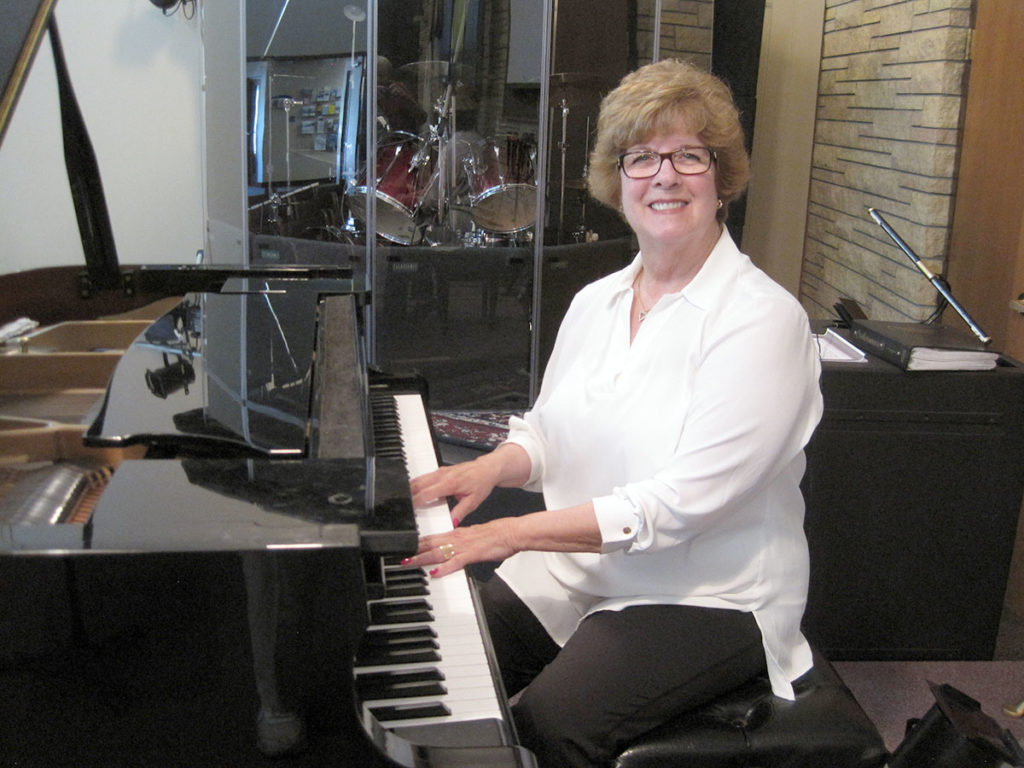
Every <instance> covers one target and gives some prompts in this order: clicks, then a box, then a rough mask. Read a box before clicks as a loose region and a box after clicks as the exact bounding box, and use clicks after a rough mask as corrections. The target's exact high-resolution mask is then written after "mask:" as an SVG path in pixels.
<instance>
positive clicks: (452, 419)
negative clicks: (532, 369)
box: [430, 411, 522, 451]
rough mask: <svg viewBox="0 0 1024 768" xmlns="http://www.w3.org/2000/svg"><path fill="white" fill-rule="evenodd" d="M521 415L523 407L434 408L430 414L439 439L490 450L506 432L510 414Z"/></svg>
mask: <svg viewBox="0 0 1024 768" xmlns="http://www.w3.org/2000/svg"><path fill="white" fill-rule="evenodd" d="M521 415H522V411H435V412H434V413H432V414H431V417H430V418H431V422H432V423H433V426H434V433H435V434H436V435H437V439H438V440H440V441H442V442H446V443H452V444H453V445H462V446H466V447H467V448H476V449H477V450H482V451H491V450H494V449H495V448H497V447H498V446H499V445H500V444H501V443H502V441H504V440H505V437H506V436H507V435H508V420H509V418H510V417H511V416H521Z"/></svg>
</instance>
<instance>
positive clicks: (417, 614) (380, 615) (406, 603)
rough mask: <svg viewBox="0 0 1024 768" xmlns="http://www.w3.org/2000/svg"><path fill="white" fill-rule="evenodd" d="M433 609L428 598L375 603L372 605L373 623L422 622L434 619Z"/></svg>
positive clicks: (371, 621) (371, 618)
mask: <svg viewBox="0 0 1024 768" xmlns="http://www.w3.org/2000/svg"><path fill="white" fill-rule="evenodd" d="M432 610H433V608H432V606H431V605H430V603H428V602H427V601H426V600H396V601H395V602H393V603H373V604H372V605H371V606H370V623H371V624H420V623H426V622H431V621H433V620H434V615H433V614H432V613H431V611H432Z"/></svg>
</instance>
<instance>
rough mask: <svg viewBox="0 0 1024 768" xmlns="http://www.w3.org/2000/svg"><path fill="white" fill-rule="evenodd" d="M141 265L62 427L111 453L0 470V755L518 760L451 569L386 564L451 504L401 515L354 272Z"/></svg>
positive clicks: (380, 376) (402, 394)
mask: <svg viewBox="0 0 1024 768" xmlns="http://www.w3.org/2000/svg"><path fill="white" fill-rule="evenodd" d="M50 5H52V4H51V3H42V4H41V6H40V8H39V11H38V12H37V13H36V14H34V15H33V14H32V13H26V14H25V17H24V23H25V27H24V29H26V30H27V32H26V34H25V38H24V40H25V46H24V49H23V51H22V53H23V56H24V55H25V54H26V52H28V53H29V54H30V53H31V51H32V50H33V49H34V47H35V45H36V44H37V42H38V40H39V37H40V35H41V30H42V29H43V28H45V26H46V23H47V18H46V17H47V16H48V13H49V6H50ZM50 29H51V33H55V32H56V30H55V27H53V26H52V25H51V27H50ZM14 79H15V78H14V77H12V78H10V79H9V83H8V85H7V88H6V90H5V107H4V109H5V113H4V114H5V116H6V114H8V112H9V108H10V106H11V102H10V101H8V99H7V95H10V94H11V93H12V92H14V93H16V91H17V83H14V82H13V81H14ZM65 119H67V116H66V115H65ZM70 130H75V129H74V128H71V129H70ZM84 154H85V156H86V160H88V154H89V153H88V150H87V148H86V149H85V150H84ZM69 165H70V163H69ZM88 165H89V163H88V162H85V166H84V167H86V169H87V167H88ZM81 167H83V166H79V168H80V169H81ZM84 173H86V175H88V171H87V170H86V171H84ZM73 183H74V181H73ZM90 197H92V198H95V197H96V192H95V190H94V191H93V192H85V193H83V194H82V196H81V199H78V200H76V203H77V204H79V205H83V206H86V208H88V207H89V206H90V205H93V206H94V205H95V204H96V202H97V201H96V200H95V199H93V200H92V201H91V202H90V200H89V199H88V198H90ZM100 197H101V194H100ZM90 216H92V217H94V218H96V215H95V208H92V209H91V211H90V212H89V213H87V214H85V218H86V219H89V218H90ZM99 218H102V217H99ZM81 220H82V219H81V217H80V221H81ZM100 229H102V226H100ZM83 235H85V232H83ZM96 240H97V241H98V242H99V243H100V245H99V246H98V248H99V250H100V251H102V240H103V237H102V235H100V236H98V237H97V238H96ZM87 253H89V251H88V249H87ZM108 256H109V255H108ZM101 261H102V259H101ZM113 263H114V265H115V268H116V257H115V258H114V259H113ZM96 264H97V262H96V261H95V259H91V263H90V266H93V267H96ZM97 269H98V274H99V273H102V271H103V267H102V264H101V265H100V266H99V267H97ZM138 279H139V280H140V282H139V286H140V287H143V286H145V285H150V286H156V287H154V288H152V290H153V291H155V292H156V293H170V294H174V293H177V292H178V289H182V288H185V289H187V290H185V291H183V293H184V298H183V299H182V300H181V301H180V302H179V303H176V304H174V305H173V306H172V307H171V308H170V309H169V311H167V312H166V313H165V314H163V315H161V316H160V317H159V318H158V319H156V320H155V322H152V323H151V324H149V325H148V326H146V328H145V329H144V330H143V331H142V332H141V333H140V334H139V335H138V336H137V338H136V339H135V340H134V341H133V342H132V343H131V345H130V346H129V347H128V349H127V350H126V351H125V352H124V354H123V356H121V358H120V361H119V362H118V363H117V366H116V369H115V370H114V373H113V376H112V377H111V378H110V381H109V385H108V387H107V389H106V394H105V396H104V397H103V398H102V401H101V403H100V405H99V407H98V409H97V411H96V413H95V418H94V419H92V421H91V426H89V427H88V429H87V430H86V431H85V434H84V435H83V436H82V439H83V441H84V443H85V445H86V446H89V447H91V448H93V449H95V450H96V451H97V455H99V456H102V455H104V454H103V452H104V451H111V452H115V453H117V455H119V456H120V457H122V458H119V460H118V461H117V462H115V463H114V464H106V463H104V462H102V461H95V460H93V459H92V458H89V457H87V458H85V459H76V460H70V461H56V462H53V463H52V464H48V465H45V464H44V465H42V466H33V467H32V468H31V471H23V472H21V473H20V474H19V475H18V476H17V477H16V478H15V479H14V480H12V479H11V477H10V476H8V475H4V482H3V487H2V488H0V491H2V498H0V702H2V703H0V764H3V765H10V766H18V767H19V768H21V767H34V766H40V767H42V766H46V767H47V768H50V767H52V766H76V767H80V766H104V767H108V766H143V765H175V766H184V765H188V766H236V765H237V766H257V765H264V764H268V765H270V764H274V765H289V766H293V765H294V766H305V765H316V766H371V767H372V766H409V767H411V766H503V767H504V766H507V767H508V768H512V767H513V766H530V765H533V764H534V761H533V758H532V756H531V755H530V754H529V753H528V752H527V751H525V750H523V749H522V748H520V747H518V746H517V745H516V743H515V735H514V732H513V728H512V725H511V721H510V718H509V716H508V712H507V709H506V705H505V697H504V693H503V691H502V690H501V684H500V678H499V677H498V676H497V675H496V674H495V670H494V667H493V659H492V655H491V653H490V650H489V641H488V636H487V632H486V629H485V627H484V625H483V623H482V619H481V618H480V616H479V614H478V612H477V608H476V604H475V598H474V594H473V589H472V584H471V582H470V581H469V579H468V578H466V577H463V576H457V577H449V578H445V579H441V580H437V581H432V580H428V579H426V578H425V576H424V575H423V574H422V573H420V572H417V571H411V570H408V569H402V568H400V567H398V565H397V563H398V561H399V560H400V559H401V557H402V556H404V555H407V554H409V553H411V552H413V551H414V550H415V546H416V539H417V537H418V535H419V534H420V533H422V532H435V531H439V530H444V529H445V526H450V521H449V519H448V510H447V507H446V506H445V505H439V506H438V507H437V508H431V509H416V510H414V509H413V507H412V503H411V498H410V495H409V489H408V478H409V477H410V476H414V475H416V474H419V473H421V472H423V471H427V470H429V469H430V468H432V467H434V466H436V464H437V453H436V444H435V443H434V441H433V439H432V436H431V431H430V427H429V420H428V418H427V411H426V403H425V394H426V392H425V386H424V384H423V382H422V381H421V380H420V379H419V378H418V377H416V376H411V375H410V376H403V375H397V374H394V373H385V372H381V371H377V370H373V369H370V368H368V366H367V365H366V363H365V359H364V354H363V337H362V332H361V317H362V312H361V307H362V306H363V304H364V303H365V301H367V299H368V296H367V293H366V291H365V290H364V289H363V288H362V286H361V285H360V284H359V282H358V281H357V280H355V279H354V278H353V275H352V272H351V270H349V269H348V268H347V267H344V266H336V267H310V268H290V267H283V268H267V269H256V268H253V269H248V270H246V269H223V270H222V269H218V268H209V267H207V268H201V267H197V268H194V269H188V270H184V271H183V270H181V269H178V268H175V269H169V270H161V269H159V268H157V269H150V270H148V271H147V270H143V271H142V272H141V273H140V274H139V275H138ZM161 286H162V287H161Z"/></svg>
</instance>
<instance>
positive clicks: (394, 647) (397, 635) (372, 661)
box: [356, 628, 441, 667]
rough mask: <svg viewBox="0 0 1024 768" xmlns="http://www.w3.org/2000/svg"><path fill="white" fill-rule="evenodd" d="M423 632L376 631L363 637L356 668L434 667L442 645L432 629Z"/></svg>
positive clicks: (357, 654) (439, 658)
mask: <svg viewBox="0 0 1024 768" xmlns="http://www.w3.org/2000/svg"><path fill="white" fill-rule="evenodd" d="M424 629H426V631H424V632H408V631H404V630H394V631H391V630H374V631H372V632H367V633H366V634H365V635H363V637H362V639H361V641H360V643H359V650H358V652H357V653H356V666H362V667H376V666H381V665H385V664H432V663H436V662H438V661H440V660H441V653H440V645H439V644H438V642H437V639H436V636H435V635H434V633H433V631H431V630H430V629H429V628H424Z"/></svg>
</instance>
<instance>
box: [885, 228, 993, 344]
mask: <svg viewBox="0 0 1024 768" xmlns="http://www.w3.org/2000/svg"><path fill="white" fill-rule="evenodd" d="M868 213H869V214H871V218H872V219H874V220H875V223H876V224H878V226H880V227H881V228H882V229H884V230H885V234H887V235H888V236H889V237H890V238H892V241H893V242H894V243H896V245H897V246H899V249H900V250H901V251H903V252H904V253H905V254H907V257H908V258H909V259H910V260H911V261H912V262H913V263H914V266H915V267H917V268H918V269H919V270H920V271H921V274H922V275H924V276H925V277H926V278H928V281H929V282H930V283H931V284H932V285H934V286H935V290H937V291H938V292H939V293H940V294H941V295H942V298H944V299H945V300H946V301H948V302H949V306H951V307H952V308H953V309H955V310H956V313H957V314H958V315H960V317H962V318H963V320H964V322H965V323H967V325H968V327H969V328H970V329H971V331H972V332H973V333H974V335H975V336H977V337H978V339H979V340H980V341H981V343H982V344H988V343H989V342H990V341H992V337H991V336H989V335H988V334H987V333H985V332H984V331H983V330H981V327H980V326H979V325H978V324H977V323H976V322H974V320H973V319H972V318H971V316H970V315H969V314H967V310H966V309H964V308H963V307H962V306H960V302H958V301H957V300H956V299H954V298H953V294H952V293H950V291H949V289H948V288H947V287H946V286H945V285H943V283H942V281H941V280H940V279H939V278H938V277H936V276H935V275H934V274H933V273H932V271H931V270H930V269H928V267H927V266H925V264H924V262H922V261H921V259H919V258H918V256H917V254H916V253H914V251H913V250H911V248H910V246H909V245H907V244H906V243H905V242H904V241H903V238H902V237H900V236H899V235H898V234H896V230H894V229H893V228H892V227H891V226H890V225H889V222H888V221H886V220H885V217H883V216H882V214H881V213H879V212H878V211H877V210H875V209H874V208H868Z"/></svg>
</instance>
